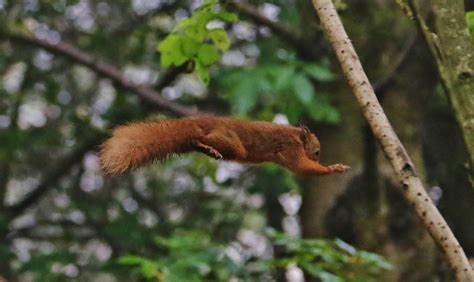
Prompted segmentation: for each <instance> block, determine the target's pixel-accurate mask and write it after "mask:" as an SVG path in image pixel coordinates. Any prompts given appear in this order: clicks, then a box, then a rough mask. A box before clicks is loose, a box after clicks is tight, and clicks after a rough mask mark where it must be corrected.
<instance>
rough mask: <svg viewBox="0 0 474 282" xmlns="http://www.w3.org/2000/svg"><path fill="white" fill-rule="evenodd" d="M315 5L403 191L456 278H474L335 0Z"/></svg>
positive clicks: (316, 0)
mask: <svg viewBox="0 0 474 282" xmlns="http://www.w3.org/2000/svg"><path fill="white" fill-rule="evenodd" d="M313 5H314V8H315V9H316V12H317V13H318V16H319V18H320V20H321V26H322V28H323V30H324V32H325V34H326V36H327V37H328V39H329V41H330V42H331V45H332V47H333V49H334V50H335V52H336V55H337V58H338V60H339V62H340V64H341V67H342V70H343V73H344V75H345V77H346V79H347V81H348V83H349V85H350V87H351V88H352V90H353V92H354V95H355V96H356V98H357V101H358V102H359V105H360V107H361V108H362V112H363V114H364V116H365V118H366V119H367V121H368V123H369V125H370V127H371V129H372V132H373V133H374V135H375V136H376V138H377V140H378V141H379V143H380V145H381V147H382V149H383V151H384V153H385V155H386V156H387V158H388V159H389V160H390V163H391V165H392V167H393V169H394V171H395V174H396V175H397V178H398V180H399V181H400V184H401V186H402V187H403V189H402V190H403V195H404V196H405V198H406V199H407V200H408V202H410V203H411V205H412V206H413V207H414V209H415V211H416V213H417V215H418V216H419V218H420V220H421V222H422V223H423V224H424V225H425V227H426V228H427V229H428V231H429V232H430V235H431V236H432V237H433V239H434V240H435V242H436V243H437V244H438V245H439V246H440V247H441V249H442V251H443V252H444V255H445V257H446V259H447V261H448V262H449V264H450V266H451V268H452V270H453V271H454V273H455V276H456V280H457V281H473V280H474V273H473V271H472V268H471V266H470V264H469V261H468V259H467V257H466V255H465V253H464V250H463V249H462V248H461V246H460V245H459V243H458V241H457V239H456V238H455V237H454V234H453V233H452V231H451V229H450V228H449V226H448V225H447V223H446V221H445V220H444V218H443V217H442V216H441V214H440V213H439V211H438V209H437V208H436V207H435V205H434V204H433V202H432V201H431V200H430V199H429V196H428V194H427V193H426V191H425V189H424V187H423V184H422V182H421V180H420V178H419V177H418V176H417V174H416V172H415V168H414V166H413V164H412V161H411V159H410V157H409V156H408V154H407V152H406V150H405V148H404V147H403V145H402V144H401V142H400V140H399V139H398V136H397V135H396V134H395V132H394V130H393V128H392V126H391V125H390V122H389V121H388V119H387V117H386V115H385V113H384V111H383V109H382V107H381V106H380V103H379V101H378V100H377V97H376V95H375V93H374V90H373V89H372V86H371V84H370V83H369V80H368V78H367V75H366V74H365V72H364V70H363V68H362V65H361V63H360V61H359V58H358V56H357V53H356V52H355V50H354V47H353V45H352V43H351V40H350V39H349V37H348V36H347V34H346V32H345V30H344V27H343V25H342V22H341V20H340V19H339V17H338V15H337V12H336V9H335V7H334V5H333V3H332V1H331V0H313Z"/></svg>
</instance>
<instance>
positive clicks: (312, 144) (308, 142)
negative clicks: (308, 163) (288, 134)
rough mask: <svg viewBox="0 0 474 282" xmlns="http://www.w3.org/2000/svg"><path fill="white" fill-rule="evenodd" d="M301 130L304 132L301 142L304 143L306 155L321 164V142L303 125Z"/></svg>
mask: <svg viewBox="0 0 474 282" xmlns="http://www.w3.org/2000/svg"><path fill="white" fill-rule="evenodd" d="M300 129H301V130H302V132H301V136H300V137H301V141H302V142H303V146H304V150H305V152H306V155H307V156H308V157H309V158H310V159H312V160H314V161H318V162H319V154H320V147H321V145H320V144H319V140H318V138H317V137H316V135H314V134H313V133H311V131H309V129H308V128H307V127H306V126H304V125H302V126H300Z"/></svg>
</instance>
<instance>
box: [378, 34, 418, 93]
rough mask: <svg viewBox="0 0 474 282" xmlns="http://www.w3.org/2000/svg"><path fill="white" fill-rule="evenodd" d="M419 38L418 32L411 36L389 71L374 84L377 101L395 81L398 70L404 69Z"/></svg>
mask: <svg viewBox="0 0 474 282" xmlns="http://www.w3.org/2000/svg"><path fill="white" fill-rule="evenodd" d="M418 38H419V36H418V32H417V33H415V34H413V35H412V36H411V37H410V38H409V39H408V40H407V41H406V42H405V45H404V46H403V49H402V51H401V52H400V54H399V55H398V58H397V60H396V61H395V64H394V65H393V66H392V68H391V70H390V71H389V72H388V73H387V74H386V75H385V76H384V77H383V78H382V79H380V80H378V81H377V82H375V83H374V85H373V87H374V92H375V94H377V97H378V98H379V100H382V98H383V94H384V93H385V92H386V91H387V90H388V88H389V87H390V86H392V85H393V83H394V82H395V81H396V79H397V76H398V74H399V72H400V70H401V69H402V68H403V67H405V65H406V63H407V62H408V58H409V57H410V54H411V51H412V50H413V47H414V46H415V43H416V41H417V39H418Z"/></svg>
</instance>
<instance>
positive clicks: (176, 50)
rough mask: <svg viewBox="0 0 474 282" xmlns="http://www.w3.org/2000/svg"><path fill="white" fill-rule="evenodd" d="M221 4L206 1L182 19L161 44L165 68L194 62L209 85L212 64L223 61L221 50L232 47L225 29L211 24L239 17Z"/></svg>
mask: <svg viewBox="0 0 474 282" xmlns="http://www.w3.org/2000/svg"><path fill="white" fill-rule="evenodd" d="M217 3H218V1H217V0H207V1H204V3H203V5H201V6H200V7H199V8H197V9H196V11H194V12H193V14H192V15H191V16H190V17H189V18H186V19H182V20H180V21H179V22H178V24H177V25H176V27H175V28H174V30H173V32H172V33H170V34H169V35H168V36H166V38H165V39H164V40H163V41H162V42H161V43H160V44H159V47H158V50H159V51H160V53H161V65H162V66H163V67H170V66H173V65H174V66H180V65H182V64H184V63H185V62H188V61H192V62H194V64H195V71H196V73H197V75H198V76H199V78H201V80H202V81H203V82H204V83H205V84H208V83H209V79H210V78H209V70H208V67H209V66H210V65H212V64H213V63H215V62H217V61H218V60H219V51H221V52H222V51H226V50H228V49H229V47H230V40H229V37H228V36H227V33H226V31H225V30H224V29H223V28H208V24H209V23H210V22H211V21H223V22H233V21H236V20H237V15H236V14H234V13H230V12H227V11H224V10H222V9H221V10H219V11H216V8H218V7H217V6H216V5H217ZM209 41H210V42H211V43H208V42H209Z"/></svg>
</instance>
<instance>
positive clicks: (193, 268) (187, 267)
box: [118, 231, 238, 281]
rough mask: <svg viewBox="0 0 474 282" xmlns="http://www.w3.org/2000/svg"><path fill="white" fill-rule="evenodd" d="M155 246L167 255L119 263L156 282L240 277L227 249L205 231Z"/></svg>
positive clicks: (160, 240)
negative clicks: (226, 251) (153, 258)
mask: <svg viewBox="0 0 474 282" xmlns="http://www.w3.org/2000/svg"><path fill="white" fill-rule="evenodd" d="M155 243H156V244H157V246H159V247H160V248H162V249H163V251H164V252H165V253H166V256H162V257H160V258H159V259H156V260H152V259H146V258H143V257H140V256H134V255H129V256H123V257H121V258H120V259H119V261H118V262H119V264H121V265H129V266H134V267H135V268H136V267H138V269H139V273H140V274H141V276H143V277H144V278H147V279H149V280H156V281H203V280H207V279H213V280H217V281H225V280H229V279H230V278H231V277H232V276H233V275H236V274H237V270H238V266H237V265H236V264H235V263H234V262H233V261H232V260H231V259H230V258H229V257H228V256H227V255H226V254H225V248H224V247H223V246H219V245H217V244H215V243H213V242H212V240H211V238H210V237H209V235H207V234H205V233H203V232H200V231H187V232H184V233H182V234H175V235H173V236H172V237H167V238H165V237H160V236H158V237H156V240H155Z"/></svg>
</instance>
